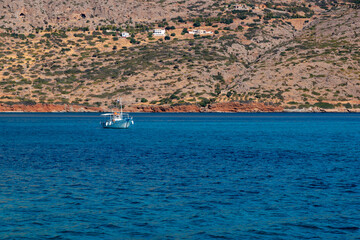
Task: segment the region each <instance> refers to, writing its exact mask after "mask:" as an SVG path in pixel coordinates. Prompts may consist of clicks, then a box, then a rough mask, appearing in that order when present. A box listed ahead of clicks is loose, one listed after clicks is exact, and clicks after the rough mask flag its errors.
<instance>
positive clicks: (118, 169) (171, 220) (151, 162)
mask: <svg viewBox="0 0 360 240" xmlns="http://www.w3.org/2000/svg"><path fill="white" fill-rule="evenodd" d="M133 116H134V120H135V125H134V126H133V127H132V128H130V129H127V130H114V129H102V128H100V125H99V121H100V120H101V119H100V118H99V116H98V114H89V113H87V114H63V113H62V114H60V113H47V114H43V113H41V114H39V113H38V114H27V113H17V114H15V113H13V114H8V113H2V114H0V239H219V238H220V239H360V186H359V185H360V147H359V142H360V115H359V114H310V113H308V114H300V113H294V114H292V113H276V114H274V113H256V114H249V113H242V114H205V113H203V114H133Z"/></svg>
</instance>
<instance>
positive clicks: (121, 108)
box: [120, 98, 123, 116]
mask: <svg viewBox="0 0 360 240" xmlns="http://www.w3.org/2000/svg"><path fill="white" fill-rule="evenodd" d="M120 113H121V116H122V113H123V112H122V103H121V98H120Z"/></svg>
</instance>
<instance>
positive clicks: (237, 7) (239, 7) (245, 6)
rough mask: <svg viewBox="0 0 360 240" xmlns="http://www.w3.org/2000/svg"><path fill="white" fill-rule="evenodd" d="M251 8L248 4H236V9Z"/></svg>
mask: <svg viewBox="0 0 360 240" xmlns="http://www.w3.org/2000/svg"><path fill="white" fill-rule="evenodd" d="M250 9H251V8H250V7H249V6H248V5H246V4H238V5H235V6H234V10H239V11H249V10H250Z"/></svg>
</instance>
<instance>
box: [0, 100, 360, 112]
mask: <svg viewBox="0 0 360 240" xmlns="http://www.w3.org/2000/svg"><path fill="white" fill-rule="evenodd" d="M111 111H120V110H119V109H110V108H107V107H106V108H102V107H90V106H82V105H69V104H61V105H59V104H43V103H37V104H34V105H24V104H13V105H7V104H4V103H1V104H0V112H3V113H26V112H28V113H35V112H44V113H46V112H47V113H50V112H54V113H65V112H74V113H75V112H111ZM124 112H130V113H136V112H138V113H161V112H163V113H176V112H178V113H196V112H198V113H206V112H209V113H211V112H212V113H240V112H249V113H254V112H260V113H261V112H263V113H266V112H289V113H321V112H323V113H325V112H329V113H357V112H360V109H357V108H356V109H348V108H343V107H342V108H333V109H323V108H319V107H312V108H306V109H284V108H283V107H281V106H274V105H266V104H264V103H256V102H253V103H240V102H222V103H213V104H209V105H207V106H206V107H200V106H198V105H195V104H187V105H174V106H171V105H131V106H126V107H124Z"/></svg>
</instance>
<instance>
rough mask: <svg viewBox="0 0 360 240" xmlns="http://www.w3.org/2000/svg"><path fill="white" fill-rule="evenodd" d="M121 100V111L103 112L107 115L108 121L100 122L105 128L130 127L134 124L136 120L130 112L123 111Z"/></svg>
mask: <svg viewBox="0 0 360 240" xmlns="http://www.w3.org/2000/svg"><path fill="white" fill-rule="evenodd" d="M118 102H120V106H121V111H120V112H113V113H105V114H101V116H105V117H107V120H106V121H103V122H100V124H101V126H102V127H103V128H129V127H130V126H131V125H133V124H134V120H133V118H132V117H130V115H129V114H128V113H123V111H122V105H121V100H118Z"/></svg>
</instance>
